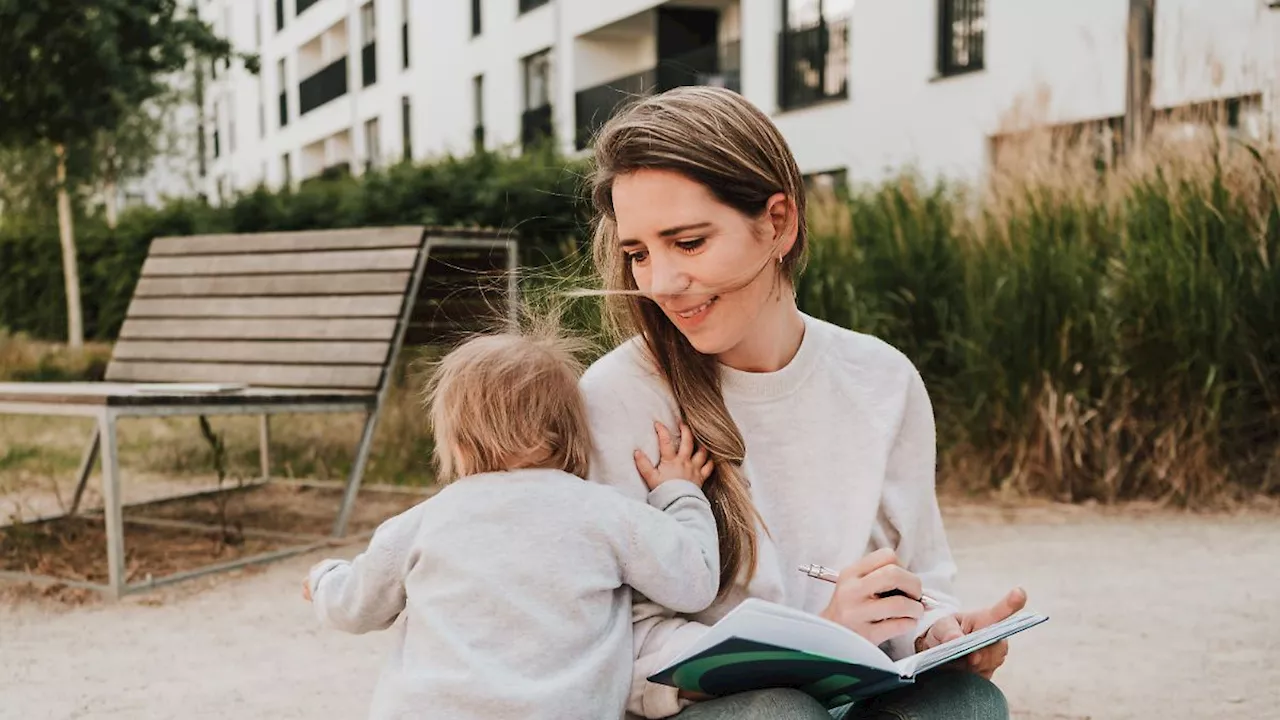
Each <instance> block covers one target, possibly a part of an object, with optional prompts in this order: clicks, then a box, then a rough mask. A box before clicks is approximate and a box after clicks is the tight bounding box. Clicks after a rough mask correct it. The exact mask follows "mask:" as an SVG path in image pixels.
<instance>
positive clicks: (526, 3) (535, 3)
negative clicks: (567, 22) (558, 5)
mask: <svg viewBox="0 0 1280 720" xmlns="http://www.w3.org/2000/svg"><path fill="white" fill-rule="evenodd" d="M550 1H551V0H520V12H522V13H527V12H529V11H530V10H533V9H534V8H540V7H542V6H543V5H546V4H547V3H548V2H550Z"/></svg>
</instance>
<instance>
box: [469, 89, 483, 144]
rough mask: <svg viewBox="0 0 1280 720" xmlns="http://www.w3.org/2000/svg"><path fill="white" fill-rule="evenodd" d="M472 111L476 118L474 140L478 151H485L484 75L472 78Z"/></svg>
mask: <svg viewBox="0 0 1280 720" xmlns="http://www.w3.org/2000/svg"><path fill="white" fill-rule="evenodd" d="M471 112H472V115H473V117H474V118H475V131H474V135H473V136H472V142H473V143H474V145H475V150H476V152H483V151H484V75H477V76H475V77H474V78H472V79H471Z"/></svg>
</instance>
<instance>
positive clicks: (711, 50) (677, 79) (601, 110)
mask: <svg viewBox="0 0 1280 720" xmlns="http://www.w3.org/2000/svg"><path fill="white" fill-rule="evenodd" d="M741 78H742V75H741V70H740V66H739V43H738V42H736V41H735V42H730V43H725V44H723V45H707V46H704V47H701V48H697V49H695V50H692V51H690V52H687V53H683V54H681V55H676V56H674V57H670V58H665V59H663V60H660V61H659V62H658V64H657V65H656V66H654V67H651V68H648V69H645V70H642V71H640V72H638V73H634V74H632V75H626V76H623V77H619V78H616V79H614V80H610V81H609V82H606V83H603V84H601V85H597V86H595V87H590V88H587V89H585V90H580V91H578V93H577V94H576V96H575V98H574V113H575V118H576V121H577V128H576V144H577V148H578V149H579V150H583V149H585V148H586V147H587V145H588V144H590V141H591V138H592V137H593V136H594V135H595V134H596V132H597V131H599V129H600V127H601V126H602V125H604V123H605V122H607V121H608V120H609V118H611V117H613V114H614V113H615V112H617V111H618V109H619V108H620V107H621V106H622V105H623V104H625V103H626V102H627V101H629V100H631V99H633V98H634V97H636V96H643V95H653V94H657V93H661V92H665V91H667V90H670V89H672V88H676V87H683V86H687V85H712V86H716V87H724V88H728V89H730V90H733V91H734V92H741V91H742V80H741Z"/></svg>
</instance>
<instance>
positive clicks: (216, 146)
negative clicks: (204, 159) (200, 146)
mask: <svg viewBox="0 0 1280 720" xmlns="http://www.w3.org/2000/svg"><path fill="white" fill-rule="evenodd" d="M213 157H214V158H220V157H222V143H221V142H219V138H218V131H217V130H214V131H213Z"/></svg>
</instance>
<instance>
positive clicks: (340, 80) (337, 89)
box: [298, 57, 347, 115]
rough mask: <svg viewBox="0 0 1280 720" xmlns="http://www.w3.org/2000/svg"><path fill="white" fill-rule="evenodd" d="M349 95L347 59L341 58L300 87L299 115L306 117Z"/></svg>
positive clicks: (303, 82) (304, 81)
mask: <svg viewBox="0 0 1280 720" xmlns="http://www.w3.org/2000/svg"><path fill="white" fill-rule="evenodd" d="M346 94H347V58H346V57H341V58H338V59H337V60H336V61H334V62H332V63H329V64H328V65H327V66H325V67H324V68H323V69H322V70H320V71H319V72H317V73H316V74H314V75H312V76H311V77H309V78H307V79H306V80H303V81H302V84H301V85H299V86H298V114H299V115H306V114H307V113H309V112H311V111H312V110H315V109H316V108H318V107H320V106H321V105H324V104H325V103H328V102H331V101H333V100H337V99H338V98H340V97H342V96H343V95H346Z"/></svg>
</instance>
